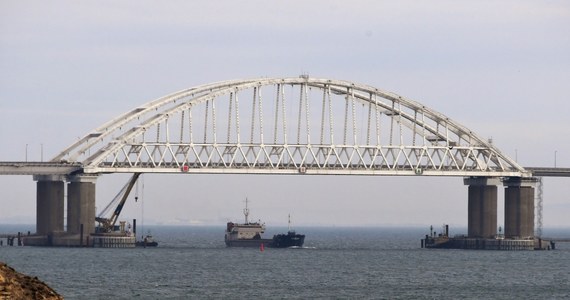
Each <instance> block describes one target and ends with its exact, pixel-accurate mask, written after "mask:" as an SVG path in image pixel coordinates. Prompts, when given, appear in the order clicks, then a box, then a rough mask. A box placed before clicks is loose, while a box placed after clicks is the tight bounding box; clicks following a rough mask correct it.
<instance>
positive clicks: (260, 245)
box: [259, 243, 265, 252]
mask: <svg viewBox="0 0 570 300" xmlns="http://www.w3.org/2000/svg"><path fill="white" fill-rule="evenodd" d="M263 250H265V249H264V247H263V243H261V244H259V251H261V252H263Z"/></svg>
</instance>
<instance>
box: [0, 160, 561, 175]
mask: <svg viewBox="0 0 570 300" xmlns="http://www.w3.org/2000/svg"><path fill="white" fill-rule="evenodd" d="M82 168H83V166H82V164H81V163H66V162H62V163H56V162H24V161H11V162H10V161H7V162H0V175H68V174H74V173H81V171H82ZM525 170H527V171H530V172H531V173H532V176H533V177H570V168H554V167H525Z"/></svg>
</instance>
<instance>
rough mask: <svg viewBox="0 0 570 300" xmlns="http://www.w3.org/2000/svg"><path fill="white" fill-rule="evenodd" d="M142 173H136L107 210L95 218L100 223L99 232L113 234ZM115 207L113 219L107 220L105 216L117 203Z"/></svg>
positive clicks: (108, 205)
mask: <svg viewBox="0 0 570 300" xmlns="http://www.w3.org/2000/svg"><path fill="white" fill-rule="evenodd" d="M140 174H141V173H134V174H133V176H132V177H131V179H130V180H129V181H128V182H127V184H125V186H124V187H123V188H122V189H121V191H120V192H119V193H118V194H117V195H116V196H115V198H113V200H111V202H109V204H107V206H105V208H104V209H103V210H102V211H101V213H99V215H98V216H97V217H96V218H95V221H97V222H99V231H100V232H111V231H113V228H114V227H115V223H117V219H118V218H119V215H120V214H121V211H122V210H123V206H124V205H125V202H126V201H127V198H128V196H129V194H130V192H131V190H132V189H133V186H134V185H135V183H136V182H137V179H138V178H139V176H140ZM117 202H118V204H117V206H116V207H115V211H114V212H113V214H112V215H111V217H109V218H106V217H105V215H106V214H107V213H108V211H109V209H110V208H112V207H113V206H114V205H115V203H117Z"/></svg>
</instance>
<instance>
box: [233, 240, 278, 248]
mask: <svg viewBox="0 0 570 300" xmlns="http://www.w3.org/2000/svg"><path fill="white" fill-rule="evenodd" d="M272 243H273V240H272V239H252V240H245V239H244V240H226V246H228V247H251V248H259V247H261V244H263V246H264V247H270V246H271V244H272Z"/></svg>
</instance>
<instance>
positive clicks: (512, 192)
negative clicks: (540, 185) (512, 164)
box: [503, 177, 538, 239]
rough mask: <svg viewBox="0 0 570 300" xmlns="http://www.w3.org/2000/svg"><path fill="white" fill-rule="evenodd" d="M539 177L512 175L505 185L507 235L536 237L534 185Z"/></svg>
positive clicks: (507, 236)
mask: <svg viewBox="0 0 570 300" xmlns="http://www.w3.org/2000/svg"><path fill="white" fill-rule="evenodd" d="M537 181H538V179H537V178H534V177H532V178H521V177H510V178H505V179H504V180H503V185H504V186H505V237H506V238H516V239H530V238H533V237H534V187H535V186H536V182H537Z"/></svg>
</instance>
